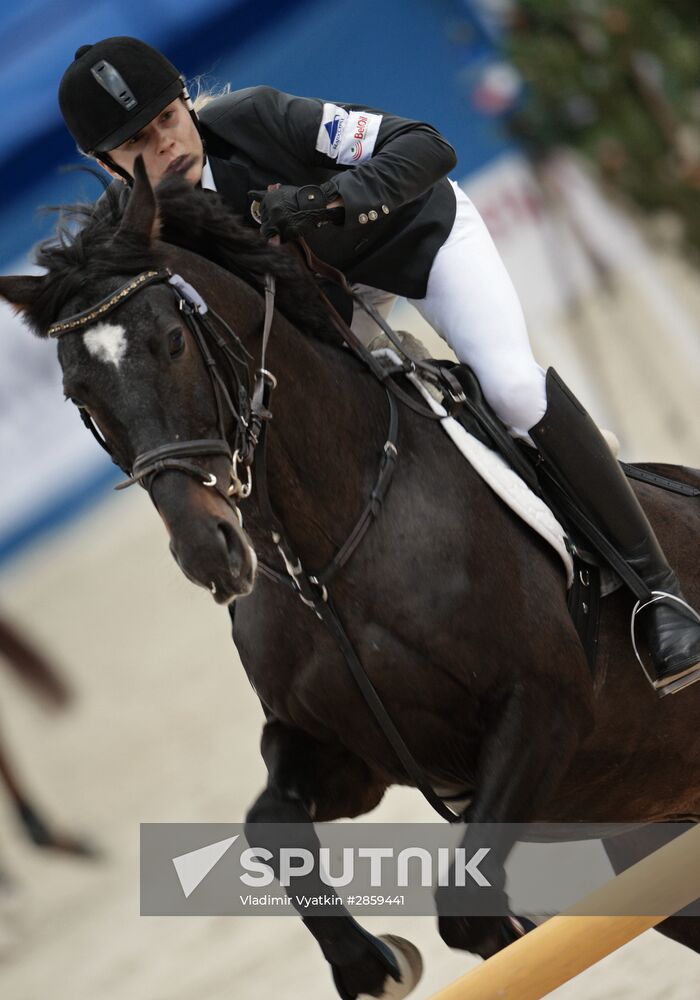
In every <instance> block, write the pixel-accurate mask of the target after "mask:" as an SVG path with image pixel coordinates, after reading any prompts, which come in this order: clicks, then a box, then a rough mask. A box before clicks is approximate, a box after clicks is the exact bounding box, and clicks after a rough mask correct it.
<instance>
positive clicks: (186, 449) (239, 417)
mask: <svg viewBox="0 0 700 1000" xmlns="http://www.w3.org/2000/svg"><path fill="white" fill-rule="evenodd" d="M307 249H308V248H307ZM309 263H310V266H312V269H313V270H315V271H318V267H319V265H321V262H319V261H317V260H316V259H315V258H313V259H310V260H309ZM335 275H336V272H334V276H335ZM159 282H160V283H165V284H167V285H168V286H169V287H170V288H171V289H172V290H173V292H174V294H175V295H176V296H177V299H178V306H179V309H180V311H181V313H182V315H183V317H184V320H185V322H186V324H187V326H188V328H189V329H190V331H191V333H192V336H193V338H194V340H195V343H196V344H197V347H198V349H199V351H200V354H201V356H202V359H203V361H204V363H205V366H206V369H207V373H208V376H209V380H210V383H211V386H212V392H213V395H214V400H215V404H216V411H217V424H218V431H219V437H218V438H209V439H201V440H191V441H176V442H173V443H172V444H165V445H160V446H159V447H157V448H152V449H150V450H148V451H145V452H142V453H141V454H139V455H137V456H136V458H135V459H134V463H133V468H132V469H130V470H123V471H125V472H126V474H127V476H128V479H126V480H125V481H124V482H121V483H119V484H118V485H117V486H116V487H115V489H117V490H121V489H126V488H128V487H129V486H133V485H134V484H135V483H139V484H140V485H141V486H143V487H144V489H146V490H148V492H149V493H150V491H151V488H152V485H153V480H154V479H155V477H156V476H157V475H158V474H159V473H161V472H164V471H166V470H175V471H178V472H183V473H185V474H187V475H190V476H192V477H193V478H195V479H198V480H199V481H200V482H201V484H202V485H203V486H205V487H208V488H212V489H216V491H217V492H218V493H219V494H220V495H221V496H222V497H223V498H224V500H226V502H227V503H229V504H231V506H232V507H233V509H234V511H235V512H236V515H237V517H238V519H239V521H240V523H241V526H242V524H243V518H242V515H241V512H240V509H239V507H238V505H237V504H235V503H232V501H233V500H238V501H240V500H244V499H245V498H247V497H248V496H249V495H250V493H251V490H252V473H251V466H252V465H253V463H255V476H256V495H257V498H258V504H259V507H260V512H261V514H262V517H263V519H264V521H265V522H266V525H267V528H268V530H269V531H270V534H271V537H272V540H273V542H274V544H275V545H276V547H277V550H278V551H279V553H280V555H281V556H282V559H283V561H284V565H285V569H286V575H285V574H283V573H281V572H279V571H278V570H276V569H273V568H272V567H270V566H267V565H265V564H264V563H262V562H259V563H258V567H259V570H260V572H261V573H262V574H263V576H266V577H267V578H268V579H270V580H273V581H275V582H277V583H282V584H284V585H287V586H291V587H293V589H294V590H295V592H296V593H297V595H298V596H299V597H300V599H301V600H302V602H303V603H304V604H305V605H306V606H307V607H309V608H311V609H312V610H313V611H314V612H315V613H316V615H317V616H318V618H319V619H320V620H321V621H322V622H323V623H324V624H325V625H326V627H327V628H328V629H329V631H330V632H331V633H332V635H333V636H334V637H335V639H336V641H337V643H338V646H339V647H340V650H341V652H342V654H343V656H344V658H345V661H346V663H347V665H348V668H349V669H350V672H351V674H352V676H353V678H354V680H355V682H356V683H357V685H358V687H359V689H360V691H361V693H362V695H363V696H364V698H365V701H366V702H367V705H368V707H369V708H370V710H371V712H372V714H373V715H374V717H375V720H376V722H377V723H378V725H379V726H380V728H381V730H382V732H383V733H384V735H385V736H386V738H387V740H388V742H389V743H390V745H391V747H392V748H393V750H394V752H395V753H396V756H397V758H398V759H399V761H400V763H401V765H402V766H403V768H404V769H405V771H406V773H407V775H408V776H409V777H410V778H411V780H412V781H413V783H414V785H415V786H416V788H418V789H419V790H420V791H421V793H422V794H423V795H424V797H425V798H426V799H427V801H428V802H429V803H430V805H431V806H432V807H433V808H434V809H435V810H436V812H438V813H439V815H440V816H441V817H442V818H443V819H446V820H448V821H449V822H451V823H454V822H461V816H460V815H458V814H457V813H455V812H453V811H452V810H451V809H450V808H449V807H448V806H447V805H445V803H444V802H443V800H442V799H441V798H440V797H439V796H438V795H437V794H436V792H435V791H434V789H433V788H432V787H431V785H430V783H429V781H428V779H427V777H426V775H425V774H424V772H423V770H422V768H421V767H420V765H419V764H418V763H417V762H416V760H415V758H414V757H413V755H412V753H411V751H410V750H409V748H408V746H407V745H406V742H405V740H404V739H403V737H402V736H401V734H400V732H399V731H398V729H397V728H396V726H395V724H394V722H393V720H392V719H391V717H390V715H389V713H388V712H387V710H386V708H385V707H384V705H383V703H382V701H381V699H380V697H379V695H378V693H377V691H376V689H375V687H374V685H373V684H372V682H371V680H370V679H369V677H368V676H367V673H366V672H365V669H364V667H363V666H362V663H361V662H360V660H359V658H358V656H357V654H356V652H355V649H354V647H353V645H352V642H351V641H350V639H349V638H348V635H347V633H346V631H345V628H344V626H343V624H342V622H341V620H340V618H339V616H338V613H337V611H336V610H335V608H334V605H333V602H332V600H331V598H330V595H329V592H328V585H329V584H330V582H331V581H332V579H333V577H334V576H335V574H336V573H337V572H338V571H339V570H340V569H341V568H342V567H343V566H344V565H345V564H346V563H347V562H348V560H349V559H350V557H351V556H352V554H353V553H354V552H355V551H356V549H357V547H358V546H359V544H360V542H361V541H362V539H363V538H364V536H365V534H366V533H367V531H368V529H369V528H370V526H371V524H372V522H373V521H374V519H375V518H376V517H377V515H378V513H379V511H380V509H381V505H382V502H383V500H384V497H385V496H386V493H387V491H388V489H389V485H390V483H391V479H392V476H393V472H394V468H395V466H396V462H397V459H398V448H397V440H398V426H399V416H398V408H397V405H396V401H395V398H394V397H395V396H396V397H398V398H400V399H401V400H402V401H403V402H404V403H406V405H408V406H410V407H411V408H412V409H414V410H417V411H418V412H419V413H421V414H423V415H426V416H429V417H431V418H434V414H433V413H432V412H431V411H429V410H427V409H426V408H425V407H423V406H421V405H420V404H419V403H418V402H417V401H416V400H415V399H413V398H412V397H411V396H410V395H409V394H408V393H406V392H405V391H404V390H403V389H401V388H400V387H399V386H398V385H396V383H395V382H393V380H392V379H391V378H389V374H388V373H387V372H386V370H385V369H384V368H380V367H379V366H378V365H377V363H376V361H375V359H374V358H373V357H372V355H371V354H369V352H368V351H367V350H366V349H365V348H364V347H363V345H361V344H360V342H359V341H358V340H357V338H356V337H355V335H354V334H353V333H352V331H351V330H350V328H349V327H348V326H347V325H346V324H345V323H343V321H342V320H341V319H340V317H339V316H337V314H336V313H335V310H333V309H332V307H331V306H330V304H329V308H330V309H331V311H332V318H333V319H334V321H335V323H336V326H338V328H339V329H340V332H341V333H342V335H343V337H344V339H345V340H346V341H347V342H348V345H349V346H350V347H351V348H352V349H353V350H354V352H355V353H356V354H357V355H358V356H359V357H360V359H361V360H362V361H363V362H364V364H365V365H367V367H369V368H370V370H371V371H372V372H373V374H374V375H375V376H377V378H379V379H380V381H381V383H382V385H383V386H384V389H385V391H386V395H387V402H388V406H389V426H388V431H387V437H386V441H385V443H384V447H383V449H382V455H381V460H380V466H379V471H378V475H377V479H376V481H375V485H374V487H373V489H372V491H371V493H370V496H369V499H368V501H367V503H366V505H365V507H364V509H363V511H362V513H361V514H360V517H359V518H358V520H357V522H356V523H355V526H354V527H353V529H352V530H351V531H350V534H349V535H348V537H347V539H346V541H345V542H344V543H343V545H341V546H340V548H339V549H338V550H337V552H336V553H335V555H334V556H333V558H332V559H331V560H330V562H329V563H328V565H327V566H326V567H325V568H324V569H323V570H322V571H320V572H318V573H316V574H315V575H310V574H309V573H307V572H306V570H305V569H304V567H303V566H302V563H301V560H300V559H299V557H298V556H297V555H296V553H295V552H294V550H293V549H292V547H291V545H290V543H289V541H288V539H287V537H286V535H285V532H284V527H283V525H282V523H281V522H280V520H279V518H278V517H277V515H276V513H275V511H274V509H273V507H272V503H271V501H270V496H269V492H268V486H267V423H268V420H269V418H270V417H271V416H272V414H271V411H270V406H269V403H270V396H271V393H272V390H273V389H274V388H275V386H276V385H277V380H276V378H275V376H274V375H273V374H272V373H271V372H269V371H268V370H267V368H266V367H265V365H266V355H267V346H268V343H269V338H270V332H271V329H272V321H273V317H274V308H275V281H274V278H273V277H272V276H271V275H269V274H266V275H265V317H264V321H263V332H262V346H261V352H260V362H259V366H258V367H257V369H256V371H255V380H254V385H253V389H252V392H251V391H250V386H249V377H248V365H247V362H246V357H247V358H250V357H251V356H250V355H249V354H248V352H247V351H246V349H245V347H244V346H243V343H242V341H241V340H240V338H239V337H238V336H237V335H236V334H235V333H234V331H233V330H232V329H231V327H230V326H229V325H228V324H227V323H226V322H225V320H223V319H222V317H221V316H219V315H218V314H217V313H215V312H214V310H212V309H210V308H209V307H208V306H207V303H206V302H205V301H204V299H203V298H202V297H201V296H200V295H199V293H198V292H197V291H196V290H195V289H194V288H193V287H192V286H191V285H190V284H188V283H187V282H186V281H184V280H183V279H182V278H181V277H180V276H179V275H177V274H173V273H172V272H171V271H170V270H169V269H167V268H163V269H160V270H152V271H144V272H142V273H141V274H139V275H137V276H136V277H135V278H133V279H131V280H130V281H128V282H126V283H125V284H124V285H122V286H121V287H120V288H118V289H117V291H116V292H114V293H113V294H111V295H109V296H107V297H106V298H104V299H102V300H101V301H100V302H98V303H97V304H96V305H95V306H92V307H90V308H88V309H85V310H83V311H82V312H80V313H77V314H75V315H74V316H70V317H68V318H67V319H64V320H61V321H59V322H57V323H53V324H52V325H51V326H50V327H49V329H48V331H47V332H48V335H49V336H51V337H55V338H57V337H62V336H65V335H66V334H67V333H72V332H76V331H79V330H81V329H82V328H83V327H85V326H86V325H87V324H89V323H92V322H94V321H95V320H97V319H99V318H101V317H102V316H105V315H107V314H108V313H110V312H111V311H112V310H113V309H116V308H117V307H118V306H120V305H122V304H123V303H124V302H125V301H126V300H127V299H129V298H130V297H131V296H132V295H134V294H135V293H136V292H138V291H140V290H141V289H142V288H146V287H148V286H149V285H153V284H155V283H159ZM319 294H321V295H322V293H321V292H320V289H319ZM323 297H324V298H325V296H323ZM362 304H363V306H365V308H367V306H366V304H365V303H364V302H363V303H362ZM370 308H371V307H370ZM377 315H378V314H377ZM211 317H213V319H214V320H215V322H216V324H217V325H218V326H219V327H221V329H222V331H223V336H222V333H220V332H219V330H218V329H217V326H215V325H214V323H213V322H212V319H211ZM379 318H380V320H381V317H379ZM382 323H383V321H382ZM392 333H393V331H392ZM392 339H393V338H392ZM211 344H213V345H214V346H215V347H216V348H217V349H218V350H219V352H220V354H221V357H222V358H223V360H224V364H225V366H226V372H225V373H224V374H222V372H221V371H220V370H219V365H218V363H217V360H216V358H215V356H214V354H213V353H212V349H211ZM397 346H398V345H397ZM402 353H404V354H405V352H402ZM417 367H420V368H421V369H424V368H426V367H430V366H426V365H425V364H424V363H422V362H420V363H419V362H417V361H413V360H412V359H411V360H409V366H408V367H401V368H400V369H397V370H399V371H403V372H405V371H408V370H415V368H417ZM241 371H243V372H244V375H243V376H241V374H240V373H241ZM426 374H428V373H427V372H426ZM430 374H431V375H432V376H433V377H435V373H434V372H433V371H432V370H431V372H430ZM225 375H228V377H229V378H230V379H231V380H232V381H231V385H232V387H233V388H234V396H236V397H237V398H236V400H235V401H234V399H232V398H231V393H230V392H229V389H228V387H227V383H226V378H225ZM443 378H444V373H443ZM450 392H451V390H450ZM453 400H454V402H455V404H456V405H462V404H463V403H464V402H466V400H465V397H464V393H463V391H462V388H461V386H459V383H457V382H456V380H455V388H454V396H453ZM79 412H80V416H81V419H82V420H83V422H84V423H85V425H86V426H87V428H88V430H90V432H91V433H92V434H93V436H94V437H95V439H96V440H97V441H98V442H99V444H100V445H101V447H102V448H104V449H105V451H107V452H108V454H109V455H110V456H111V458H112V461H113V462H114V463H115V464H116V465H120V463H119V462H118V461H117V459H116V457H115V455H114V454H113V452H112V450H111V448H110V446H109V444H108V442H107V441H106V440H105V439H104V437H103V436H102V435H101V434H100V433H99V431H98V429H97V427H96V425H95V423H94V421H93V420H92V418H91V417H90V415H89V413H87V411H86V410H84V409H82V408H79ZM227 419H232V420H233V423H234V427H235V447H234V449H233V450H232V449H231V446H230V445H229V442H228V436H227V426H226V425H227ZM202 455H204V456H206V455H224V456H225V457H226V458H227V459H228V460H229V461H230V463H231V468H230V482H229V483H228V484H227V486H226V487H223V486H220V485H219V483H218V481H217V477H216V476H215V475H213V474H211V473H209V472H208V471H207V470H206V469H204V468H203V467H202V466H200V465H198V464H197V462H196V461H192V458H193V457H195V458H196V457H197V456H202ZM239 465H242V466H243V467H244V468H245V470H246V474H245V482H242V481H241V479H240V478H239V474H238V468H239ZM120 468H121V466H120Z"/></svg>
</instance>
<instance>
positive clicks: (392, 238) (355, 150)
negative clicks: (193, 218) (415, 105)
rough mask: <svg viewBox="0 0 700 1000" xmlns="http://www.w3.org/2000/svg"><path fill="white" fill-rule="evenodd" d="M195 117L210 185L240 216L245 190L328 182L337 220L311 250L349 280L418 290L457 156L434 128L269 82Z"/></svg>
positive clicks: (440, 234)
mask: <svg viewBox="0 0 700 1000" xmlns="http://www.w3.org/2000/svg"><path fill="white" fill-rule="evenodd" d="M199 120H200V124H201V132H202V136H203V138H204V140H205V143H206V149H207V153H208V156H209V158H210V163H211V168H212V174H213V176H214V181H215V183H216V186H217V189H218V191H219V193H220V194H221V196H222V197H223V198H224V199H225V200H226V201H227V202H228V203H229V204H230V205H231V207H232V208H233V209H234V210H235V211H236V212H239V213H240V214H241V215H242V216H243V217H244V220H245V221H246V222H247V223H249V224H251V225H255V222H254V220H253V219H252V217H251V214H250V202H251V199H250V198H249V197H248V191H250V190H265V189H266V188H267V186H268V184H275V183H280V184H292V185H295V186H301V185H303V184H321V183H324V182H326V181H333V183H334V186H335V187H336V188H337V191H338V193H339V194H340V195H341V196H342V198H343V201H344V203H345V222H344V223H343V225H342V226H335V225H328V226H323V227H322V228H320V229H317V230H314V231H313V232H312V233H311V235H309V236H307V237H306V239H307V242H308V243H309V245H310V246H311V247H312V249H313V250H314V251H315V252H316V253H317V254H318V256H319V257H321V258H322V259H323V260H326V261H327V262H328V263H329V264H332V265H334V266H335V267H338V268H339V269H340V270H342V271H343V272H344V273H345V274H346V276H347V277H348V278H349V279H350V280H351V281H358V282H362V283H363V284H366V285H371V286H373V287H375V288H382V289H385V290H386V291H390V292H396V293H397V294H399V295H406V296H408V297H410V298H422V297H423V296H424V295H425V291H426V286H427V282H428V274H429V272H430V267H431V264H432V262H433V259H434V257H435V254H436V253H437V251H438V250H439V248H440V247H441V246H442V244H443V243H444V242H445V240H446V239H447V237H448V235H449V233H450V230H451V228H452V224H453V222H454V217H455V211H456V201H455V195H454V191H453V190H452V187H451V186H450V184H449V183H448V181H447V180H446V174H447V173H448V172H449V171H450V170H452V168H453V167H454V166H455V164H456V162H457V158H456V155H455V152H454V150H453V149H452V147H451V146H450V145H449V143H447V142H446V141H445V140H444V139H443V138H442V136H441V135H440V134H439V133H438V132H437V131H436V130H435V129H434V128H432V127H431V126H430V125H426V124H425V123H424V122H416V121H410V120H408V119H405V118H399V117H397V116H396V115H390V114H387V113H386V112H384V111H378V110H376V109H372V108H366V107H364V106H362V105H357V104H336V103H332V102H324V101H322V100H318V99H315V98H305V97H294V96H292V95H290V94H284V93H282V92H281V91H279V90H274V89H273V88H272V87H249V88H247V89H245V90H238V91H234V92H232V93H230V94H226V95H224V96H223V97H220V98H217V99H215V100H214V101H212V102H211V103H209V104H208V105H206V107H205V108H203V110H202V111H201V112H200V113H199ZM329 200H332V199H329Z"/></svg>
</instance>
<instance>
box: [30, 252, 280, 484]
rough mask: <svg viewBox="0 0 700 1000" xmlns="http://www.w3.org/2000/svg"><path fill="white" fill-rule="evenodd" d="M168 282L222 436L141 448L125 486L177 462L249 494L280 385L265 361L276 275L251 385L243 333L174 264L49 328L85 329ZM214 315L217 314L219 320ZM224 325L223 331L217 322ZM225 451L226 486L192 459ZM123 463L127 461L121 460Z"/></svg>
mask: <svg viewBox="0 0 700 1000" xmlns="http://www.w3.org/2000/svg"><path fill="white" fill-rule="evenodd" d="M161 282H162V283H165V284H167V285H168V286H169V287H170V288H171V289H172V291H173V293H174V294H175V296H176V298H177V301H178V306H179V309H180V312H181V313H182V316H183V319H184V321H185V323H186V324H187V326H188V328H189V329H190V331H191V333H192V336H193V338H194V340H195V343H196V344H197V347H198V349H199V353H200V355H201V357H202V360H203V361H204V365H205V368H206V371H207V375H208V376H209V381H210V383H211V386H212V391H213V395H214V401H215V404H216V417H217V426H218V430H219V437H218V438H205V439H197V440H191V441H176V442H173V443H172V444H164V445H160V446H159V447H158V448H151V449H150V450H149V451H144V452H141V454H139V455H137V456H136V458H135V460H134V464H133V468H132V469H129V470H127V469H124V470H123V471H124V472H126V474H127V475H128V477H129V478H128V479H127V480H126V481H125V482H122V483H119V484H118V485H117V487H116V489H118V490H123V489H126V488H127V487H129V486H133V485H134V483H139V484H140V485H142V486H144V487H145V488H146V489H148V491H149V492H150V490H151V487H152V484H153V480H154V478H155V477H156V476H157V475H158V474H159V473H161V472H165V471H167V470H170V469H174V470H177V471H179V472H184V473H186V474H187V475H190V476H192V477H194V478H195V479H198V480H199V481H200V482H201V484H202V485H203V486H207V487H210V488H212V489H215V490H216V491H217V492H218V493H219V494H220V495H221V496H222V497H223V498H224V499H225V500H227V501H229V499H230V498H233V499H234V500H241V499H244V498H245V497H247V496H248V495H249V494H250V491H251V488H252V482H251V472H250V467H251V464H252V462H253V456H254V453H255V448H256V446H257V443H258V439H259V436H260V429H261V426H262V422H263V420H264V419H265V418H266V416H267V415H268V412H269V411H268V409H267V405H266V403H267V394H268V391H269V389H270V388H273V387H274V385H275V378H274V376H273V375H272V374H271V373H270V372H268V371H267V370H266V369H265V354H266V350H267V342H268V339H269V335H270V328H271V326H272V319H273V315H274V304H275V280H274V278H273V277H272V276H271V275H269V274H267V275H265V319H264V324H263V341H262V351H261V361H260V367H259V368H258V369H257V371H256V374H255V386H254V388H253V391H252V393H251V391H250V380H249V373H248V364H247V360H246V359H247V358H250V355H249V354H248V352H247V351H246V349H245V347H244V346H243V343H242V341H241V339H240V337H238V336H237V334H235V333H234V331H233V330H232V329H231V327H230V326H229V325H228V323H226V321H225V320H224V319H223V318H222V317H221V316H219V315H218V313H216V312H214V310H213V309H211V308H210V307H209V306H208V305H207V303H206V302H205V301H204V299H203V298H202V297H201V295H200V294H199V293H198V292H197V291H196V290H195V289H194V288H193V287H192V286H191V285H190V284H188V282H186V281H185V280H184V279H183V278H181V277H180V275H178V274H173V273H172V272H171V271H170V270H169V269H168V268H162V269H160V270H153V271H142V272H141V273H140V274H138V275H137V276H136V277H135V278H132V279H131V280H130V281H128V282H126V283H125V284H124V285H122V286H121V287H120V288H118V289H117V291H116V292H113V293H111V294H110V295H108V296H107V297H106V298H104V299H102V300H101V301H100V302H98V303H97V304H96V305H94V306H91V307H89V308H88V309H85V310H83V311H82V312H79V313H76V314H75V315H74V316H70V317H68V318H67V319H64V320H60V321H59V322H57V323H53V324H52V325H51V326H50V327H49V329H48V334H49V336H50V337H55V338H58V337H62V336H64V335H65V334H67V333H73V332H76V331H79V330H81V329H83V328H84V327H85V326H87V325H88V324H90V323H94V322H95V321H96V320H98V319H101V318H102V317H103V316H106V315H108V314H109V313H110V312H112V310H114V309H116V308H117V307H118V306H120V305H122V304H123V303H124V302H125V301H126V300H127V299H129V298H130V297H131V296H132V295H134V294H135V293H136V292H138V291H140V290H141V289H142V288H147V287H148V286H149V285H153V284H156V283H161ZM212 318H213V320H214V321H215V323H216V325H215V324H214V322H212ZM217 326H218V327H220V328H221V330H222V331H223V334H222V332H220V331H219V329H217ZM212 348H215V349H217V350H218V351H219V352H220V356H221V358H222V359H223V362H224V365H225V367H226V372H225V375H224V374H222V372H221V371H220V369H219V366H218V363H217V360H216V358H215V357H214V354H213V352H212ZM226 376H228V380H230V381H229V384H230V385H231V387H232V390H233V395H234V396H235V397H236V398H235V400H234V399H232V397H231V392H230V391H229V388H228V386H227V377H226ZM79 409H80V416H81V419H82V420H83V423H84V424H85V425H86V426H87V427H88V429H89V430H90V432H91V433H92V434H93V436H94V437H95V438H96V439H97V441H98V442H99V444H100V445H101V446H102V447H103V448H104V449H105V451H107V452H108V454H109V455H110V456H111V458H112V461H113V462H115V464H117V465H119V464H120V463H119V462H118V461H117V459H116V457H115V455H114V454H113V452H112V449H111V448H110V447H109V445H108V443H107V442H106V441H105V439H104V437H103V436H102V435H101V434H100V433H99V431H98V429H97V427H96V425H95V423H94V421H93V420H92V418H91V416H90V414H89V413H88V412H87V411H86V410H85V409H83V408H79ZM231 420H232V421H233V424H234V427H235V447H234V449H233V450H232V449H231V447H230V445H229V443H228V434H227V423H230V421H231ZM201 455H223V456H225V457H226V458H227V459H228V461H229V462H230V469H231V471H230V482H229V484H228V485H227V486H226V487H225V488H224V487H222V486H220V485H219V483H218V481H217V477H216V476H215V475H213V474H212V473H210V472H207V471H206V470H205V469H203V468H202V466H201V465H198V464H197V462H195V461H192V457H193V456H201ZM239 466H243V468H244V469H245V476H244V480H245V481H242V480H241V478H240V476H239ZM120 468H121V466H120Z"/></svg>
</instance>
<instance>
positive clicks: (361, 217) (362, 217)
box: [357, 212, 369, 226]
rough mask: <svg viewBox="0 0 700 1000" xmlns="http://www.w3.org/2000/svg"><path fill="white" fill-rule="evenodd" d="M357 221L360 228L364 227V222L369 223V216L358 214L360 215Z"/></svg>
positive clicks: (362, 213)
mask: <svg viewBox="0 0 700 1000" xmlns="http://www.w3.org/2000/svg"><path fill="white" fill-rule="evenodd" d="M357 221H358V222H359V223H360V225H361V226H364V224H365V223H366V222H369V216H367V215H365V213H364V212H360V214H359V215H358V217H357Z"/></svg>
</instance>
